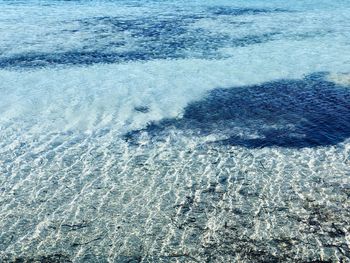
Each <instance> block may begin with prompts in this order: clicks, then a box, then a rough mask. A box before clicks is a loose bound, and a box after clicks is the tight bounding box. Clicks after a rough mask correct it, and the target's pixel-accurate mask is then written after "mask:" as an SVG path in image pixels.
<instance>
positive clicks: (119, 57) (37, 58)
mask: <svg viewBox="0 0 350 263" xmlns="http://www.w3.org/2000/svg"><path fill="white" fill-rule="evenodd" d="M209 17H210V16H209ZM201 18H203V16H201V15H176V16H170V17H144V18H140V19H125V18H120V17H93V18H88V19H83V20H77V21H66V22H67V23H73V24H78V26H77V28H73V29H69V30H67V29H64V30H62V31H61V32H57V33H56V34H57V35H60V34H64V35H74V34H76V33H79V32H84V34H87V35H89V36H90V37H89V38H87V39H85V40H84V41H83V44H84V45H83V46H82V47H81V48H79V49H72V50H66V51H62V50H57V51H55V52H51V53H46V52H39V51H38V52H31V53H20V54H16V55H11V56H6V55H3V56H0V68H37V67H48V66H56V65H90V64H96V63H121V62H126V61H147V60H153V59H180V58H188V57H193V58H206V59H211V58H218V57H220V56H221V55H220V53H219V52H218V50H219V49H220V48H224V47H242V46H248V45H253V44H260V43H265V42H268V41H272V40H275V39H276V36H279V35H280V33H279V32H272V33H261V34H253V35H246V36H242V37H239V38H237V37H236V36H234V35H230V34H226V33H216V32H212V31H210V30H206V29H202V28H191V27H190V25H191V24H192V23H194V22H196V21H198V20H199V19H201ZM120 32H125V33H127V34H126V35H127V36H128V37H127V38H125V39H124V38H123V37H121V39H118V40H117V41H116V39H115V35H116V34H119V33H120ZM52 37H55V34H54V35H53V36H52ZM129 38H131V39H132V40H130V39H129ZM129 41H132V42H133V47H132V48H131V47H128V46H127V43H128V42H129Z"/></svg>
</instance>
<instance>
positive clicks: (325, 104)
mask: <svg viewBox="0 0 350 263" xmlns="http://www.w3.org/2000/svg"><path fill="white" fill-rule="evenodd" d="M170 129H178V130H183V131H185V132H191V134H196V135H198V136H206V135H210V134H215V135H219V136H220V137H224V139H221V140H218V141H216V143H220V144H226V145H239V146H244V147H248V148H260V147H273V146H278V147H290V148H303V147H317V146H327V145H335V144H337V143H340V142H342V141H344V140H345V139H347V138H349V137H350V88H349V87H344V86H339V85H336V84H334V83H332V82H329V81H327V80H325V74H323V73H317V74H312V75H310V76H307V77H305V78H304V79H302V80H279V81H274V82H268V83H264V84H260V85H254V86H248V87H235V88H227V89H224V88H218V89H215V90H213V91H211V92H210V93H209V94H208V96H206V97H205V98H204V99H203V100H201V101H196V102H193V103H190V104H189V105H188V106H187V107H186V108H185V110H184V115H183V117H182V118H181V119H166V120H162V121H160V122H157V123H151V124H149V125H148V126H147V127H146V128H145V129H143V130H141V131H132V132H130V133H128V134H126V135H125V138H126V140H128V141H130V142H135V140H137V138H138V136H139V135H140V134H141V133H142V132H147V134H148V135H150V136H151V137H153V138H154V137H155V136H162V134H164V133H166V132H167V131H168V130H170Z"/></svg>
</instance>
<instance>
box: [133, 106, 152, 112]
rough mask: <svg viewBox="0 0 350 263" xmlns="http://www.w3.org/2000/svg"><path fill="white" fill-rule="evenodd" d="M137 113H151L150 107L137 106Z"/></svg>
mask: <svg viewBox="0 0 350 263" xmlns="http://www.w3.org/2000/svg"><path fill="white" fill-rule="evenodd" d="M134 110H135V111H137V112H141V113H147V112H149V107H147V106H137V107H135V108H134Z"/></svg>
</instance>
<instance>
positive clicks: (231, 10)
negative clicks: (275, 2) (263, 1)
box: [210, 6, 288, 16]
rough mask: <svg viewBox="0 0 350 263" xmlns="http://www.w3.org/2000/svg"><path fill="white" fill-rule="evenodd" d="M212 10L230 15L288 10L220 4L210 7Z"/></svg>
mask: <svg viewBox="0 0 350 263" xmlns="http://www.w3.org/2000/svg"><path fill="white" fill-rule="evenodd" d="M210 11H211V12H212V14H214V15H226V16H227V15H229V16H243V15H259V14H269V13H281V12H288V10H285V9H279V8H272V9H264V8H232V7H229V6H219V7H213V8H210Z"/></svg>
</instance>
